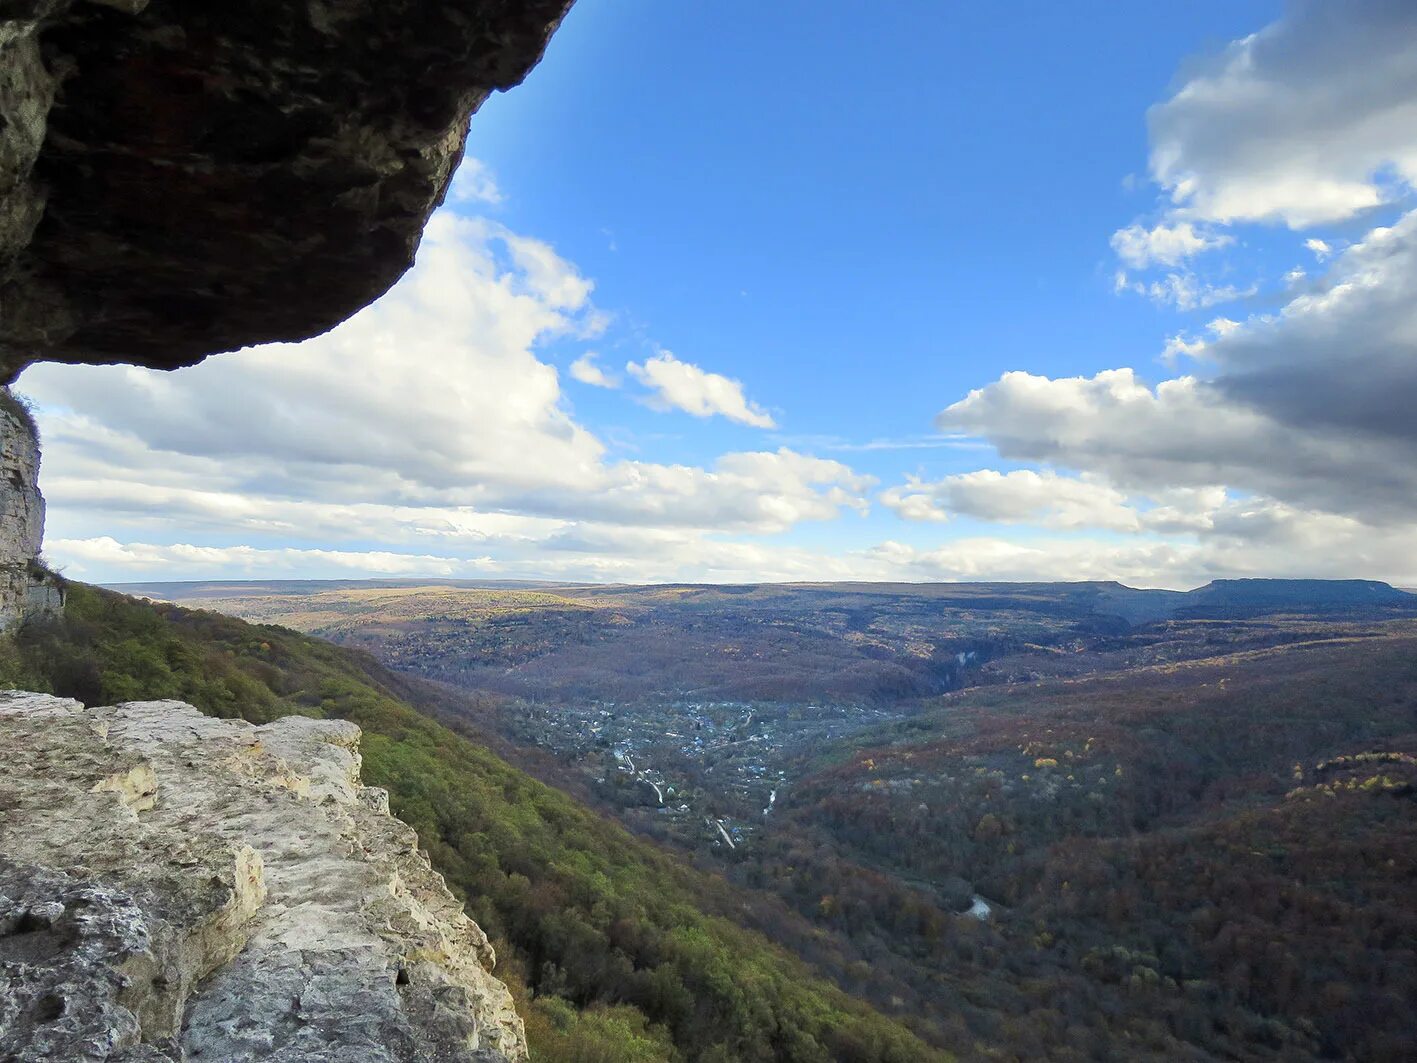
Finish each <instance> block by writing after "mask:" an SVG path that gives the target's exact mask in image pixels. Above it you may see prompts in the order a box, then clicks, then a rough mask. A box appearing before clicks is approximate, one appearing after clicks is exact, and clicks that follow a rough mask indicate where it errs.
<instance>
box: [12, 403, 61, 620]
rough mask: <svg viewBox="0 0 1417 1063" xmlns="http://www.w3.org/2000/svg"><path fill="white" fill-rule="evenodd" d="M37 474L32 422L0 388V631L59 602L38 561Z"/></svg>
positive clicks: (40, 535)
mask: <svg viewBox="0 0 1417 1063" xmlns="http://www.w3.org/2000/svg"><path fill="white" fill-rule="evenodd" d="M38 475H39V439H38V436H37V435H36V433H35V427H34V421H33V420H31V419H30V415H29V413H28V411H26V410H25V408H24V407H23V406H21V405H20V404H19V403H18V402H16V401H15V400H14V399H13V398H12V397H11V396H10V393H9V391H8V390H6V389H5V388H0V631H4V630H5V629H6V628H9V627H11V626H12V625H14V624H15V623H16V622H17V621H19V620H22V619H24V618H25V617H28V616H35V615H38V614H44V613H50V612H57V611H58V610H59V609H61V608H62V607H63V605H64V594H63V590H62V589H61V588H60V586H59V584H58V582H57V581H56V580H55V579H54V577H53V576H51V575H49V574H48V573H47V572H45V571H44V570H43V569H42V568H41V567H40V566H39V562H38V558H39V547H40V542H41V540H42V539H43V538H44V499H43V498H42V497H40V493H39V487H38V486H37V484H36V479H37V477H38Z"/></svg>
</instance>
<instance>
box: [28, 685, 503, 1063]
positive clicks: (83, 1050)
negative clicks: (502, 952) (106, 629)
mask: <svg viewBox="0 0 1417 1063" xmlns="http://www.w3.org/2000/svg"><path fill="white" fill-rule="evenodd" d="M358 740H359V729H358V728H357V727H355V726H354V725H352V724H348V723H342V722H328V721H314V720H308V719H304V718H300V717H290V718H286V719H283V720H280V721H278V722H275V723H272V724H268V725H265V726H261V727H255V726H252V725H250V724H246V723H241V722H235V721H229V720H218V719H214V718H211V717H206V716H203V715H202V714H201V713H199V712H198V711H197V710H196V709H194V708H192V707H191V706H189V705H184V704H182V703H180V702H135V703H128V704H124V705H119V706H116V707H110V708H91V709H86V708H84V707H82V706H81V705H79V704H78V703H77V702H74V701H68V700H64V699H59V698H52V697H48V696H45V695H39V694H18V693H14V692H10V693H0V762H3V764H4V765H5V769H4V772H3V773H0V1058H3V1059H5V1060H7V1061H10V1060H14V1061H24V1063H29V1061H38V1060H61V1059H62V1060H121V1061H124V1063H134V1061H155V1060H211V1061H222V1063H228V1061H241V1060H276V1059H279V1060H282V1061H299V1060H311V1061H313V1060H351V1061H353V1060H359V1061H376V1063H377V1061H386V1060H387V1061H395V1060H397V1061H415V1060H417V1061H425V1060H426V1061H434V1060H438V1061H441V1060H449V1061H454V1060H479V1061H500V1060H523V1059H525V1058H526V1047H525V1042H524V1038H523V1033H522V1024H521V1021H520V1019H518V1018H517V1016H516V1013H515V1011H514V1010H513V1006H512V1000H511V997H510V995H509V994H508V992H507V989H506V987H505V986H504V985H503V984H502V983H501V982H499V981H498V980H497V979H496V978H494V977H493V976H492V975H491V974H490V973H488V971H489V969H490V968H491V966H492V964H493V962H494V957H493V955H492V950H491V947H490V946H489V945H488V943H487V939H486V937H485V935H483V933H482V932H481V930H480V929H479V928H478V927H477V926H476V924H474V923H473V922H471V921H470V920H469V919H468V918H467V917H466V916H465V915H464V914H463V912H462V908H461V906H460V905H459V904H458V903H457V901H456V900H455V899H454V898H453V897H452V896H451V894H449V892H448V890H447V888H446V887H445V885H444V883H443V880H442V877H441V876H439V875H438V874H437V873H436V872H434V871H433V870H432V869H431V868H430V867H429V865H428V862H427V860H426V858H425V857H423V856H422V855H421V854H420V853H419V852H418V849H417V840H416V838H415V836H414V833H413V831H412V830H411V829H410V828H409V827H408V826H407V825H405V824H403V823H401V822H400V821H399V820H397V819H394V818H393V817H392V816H390V814H389V812H388V804H387V795H386V794H385V793H384V791H382V790H378V789H375V788H371V787H366V786H362V785H361V784H360V781H359V754H358Z"/></svg>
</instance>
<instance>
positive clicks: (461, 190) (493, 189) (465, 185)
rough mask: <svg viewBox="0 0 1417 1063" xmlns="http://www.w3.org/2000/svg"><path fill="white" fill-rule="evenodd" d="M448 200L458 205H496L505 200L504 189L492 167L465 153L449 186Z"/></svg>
mask: <svg viewBox="0 0 1417 1063" xmlns="http://www.w3.org/2000/svg"><path fill="white" fill-rule="evenodd" d="M447 198H448V201H449V202H450V203H453V204H456V205H467V204H478V205H489V206H495V205H496V204H498V203H501V202H502V200H503V198H504V197H503V195H502V190H501V189H500V188H498V187H497V179H496V177H494V176H493V174H492V171H491V169H489V168H488V166H487V164H486V163H484V162H483V161H482V160H481V159H474V158H473V157H472V156H470V155H464V156H463V160H462V162H461V163H460V164H459V165H458V169H457V172H456V173H455V174H453V183H452V184H451V185H450V186H449V187H448V197H447Z"/></svg>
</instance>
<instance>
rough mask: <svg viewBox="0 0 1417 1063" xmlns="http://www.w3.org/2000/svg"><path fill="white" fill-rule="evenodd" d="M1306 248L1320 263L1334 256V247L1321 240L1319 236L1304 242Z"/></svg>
mask: <svg viewBox="0 0 1417 1063" xmlns="http://www.w3.org/2000/svg"><path fill="white" fill-rule="evenodd" d="M1304 246H1305V247H1306V248H1308V249H1309V250H1310V251H1312V252H1313V254H1314V257H1315V258H1316V259H1318V260H1319V261H1320V262H1322V261H1324V259H1326V258H1328V257H1329V256H1330V255H1331V254H1333V247H1332V246H1330V244H1329V243H1328V241H1327V240H1320V239H1319V238H1318V237H1317V236H1311V237H1309V239H1307V240H1305V241H1304Z"/></svg>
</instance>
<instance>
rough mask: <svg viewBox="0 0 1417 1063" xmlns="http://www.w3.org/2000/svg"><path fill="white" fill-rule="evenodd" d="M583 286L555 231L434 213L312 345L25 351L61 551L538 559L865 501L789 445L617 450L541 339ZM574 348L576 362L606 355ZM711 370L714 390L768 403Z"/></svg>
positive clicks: (445, 568)
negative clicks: (114, 362)
mask: <svg viewBox="0 0 1417 1063" xmlns="http://www.w3.org/2000/svg"><path fill="white" fill-rule="evenodd" d="M592 291H593V286H592V284H591V282H590V281H589V280H588V279H587V278H585V277H584V276H582V275H581V274H580V272H579V271H578V270H577V269H576V268H575V267H574V266H573V265H572V264H570V263H568V262H566V261H565V260H564V259H563V258H561V257H560V256H559V255H558V254H557V253H556V252H555V250H554V249H553V248H551V247H550V245H548V244H545V243H544V242H541V241H537V240H533V239H530V238H528V237H525V236H523V235H520V234H516V233H512V232H510V231H508V230H507V229H506V228H505V227H503V226H500V225H498V224H496V223H494V222H490V221H487V220H486V219H480V218H470V217H461V216H457V215H454V214H451V213H449V212H440V213H439V214H437V215H435V216H434V218H433V219H432V221H431V222H430V224H429V227H428V230H427V232H426V234H425V237H424V241H423V245H422V247H421V248H420V252H419V257H418V262H417V264H416V266H415V267H414V268H413V269H412V270H411V271H410V272H409V273H408V274H407V275H406V276H405V277H404V278H403V279H402V280H401V281H400V282H399V283H398V284H397V285H396V286H395V287H394V288H393V289H392V290H391V291H390V292H389V293H388V295H386V296H385V297H384V298H383V299H381V300H379V301H378V302H377V303H375V304H373V305H371V306H369V307H367V308H365V309H364V310H362V311H361V312H360V313H358V314H356V315H355V316H354V317H353V318H351V319H350V320H349V321H347V322H345V323H344V324H342V325H340V326H339V327H337V328H335V329H333V330H332V331H330V332H329V333H327V334H325V335H323V336H320V337H317V338H315V339H313V340H309V341H306V342H305V343H302V344H299V345H298V346H297V345H284V344H282V345H272V346H267V347H261V348H253V349H250V350H247V351H243V352H241V353H239V354H237V355H234V356H231V357H219V358H213V359H209V360H208V361H207V362H205V363H203V364H202V365H200V366H196V367H193V368H191V369H186V370H182V371H180V372H176V373H159V372H155V371H149V370H143V369H137V368H133V367H121V366H108V367H99V366H57V365H40V366H34V367H32V368H31V369H29V370H28V371H27V372H26V374H25V376H24V378H23V381H22V387H23V389H24V390H25V391H26V392H27V393H28V394H30V395H31V396H33V397H34V398H36V399H37V400H38V401H39V402H40V404H41V410H40V419H41V421H42V424H43V431H44V436H45V443H46V446H45V462H44V481H43V485H44V489H45V491H46V493H47V495H48V497H49V499H50V534H51V543H50V552H51V553H52V554H54V555H55V556H56V558H57V559H58V560H67V561H69V562H71V563H75V564H82V565H86V566H87V567H88V568H89V570H90V571H99V570H100V566H107V569H108V570H112V571H118V570H122V571H130V572H138V571H142V572H156V571H158V570H159V569H163V568H164V567H165V569H166V570H167V571H170V572H172V573H174V574H179V573H185V574H192V573H198V574H200V572H202V571H222V572H226V573H231V572H237V571H240V572H244V571H247V570H248V569H247V568H246V567H243V566H245V565H246V564H247V562H246V561H244V560H243V558H249V559H250V565H251V566H259V565H260V564H264V563H269V565H270V566H271V569H272V571H297V570H298V571H304V572H309V573H313V572H330V571H333V570H334V568H336V567H338V568H341V569H343V568H352V569H353V568H359V567H360V566H364V568H365V569H366V570H367V571H370V572H379V573H412V572H414V571H415V570H417V571H420V572H422V573H424V574H447V573H449V572H450V571H453V570H456V572H458V573H468V572H472V571H473V570H480V566H481V561H480V559H482V558H484V557H487V556H492V555H495V556H496V557H497V558H498V562H499V563H501V561H502V560H503V559H506V560H507V561H508V562H509V563H517V564H520V565H522V566H523V568H522V571H523V572H526V571H527V570H528V569H534V559H535V558H536V557H537V556H539V555H544V554H545V551H547V550H550V549H552V548H551V546H550V545H549V544H551V543H553V542H558V541H559V542H565V541H567V539H568V537H570V536H574V535H576V534H590V533H591V532H592V531H594V532H595V533H596V534H598V535H601V537H602V538H605V539H607V540H615V539H617V538H618V539H621V540H624V539H625V538H626V535H627V533H628V532H629V531H642V530H656V529H657V530H659V531H660V532H661V533H663V534H665V535H672V536H673V537H675V541H676V542H679V543H681V544H690V543H692V542H694V541H695V537H702V536H704V535H705V534H707V533H708V532H709V531H712V532H714V533H723V534H740V535H773V534H777V533H780V532H783V531H785V530H787V529H790V528H791V527H792V526H793V525H794V524H796V523H798V522H801V521H808V520H811V521H817V520H830V519H832V518H835V517H837V516H839V515H840V514H842V513H843V512H851V511H861V510H864V508H865V507H866V504H867V503H866V499H865V494H866V492H867V491H868V490H869V489H870V487H871V485H872V484H873V483H874V481H873V480H871V478H869V477H863V476H859V475H858V474H856V473H855V472H854V471H853V470H852V469H851V468H850V467H849V466H848V465H846V464H843V463H841V462H837V461H827V460H822V459H817V458H813V457H810V456H808V455H805V454H802V453H799V452H797V451H795V450H792V449H790V448H781V449H778V450H775V451H762V452H730V453H726V454H721V455H719V456H718V457H717V458H716V459H713V460H710V461H708V462H705V463H704V464H701V465H695V464H664V463H658V462H653V461H637V460H628V459H624V458H620V457H617V456H615V455H614V454H612V453H611V451H610V449H609V448H608V446H607V444H606V443H605V442H604V441H603V440H602V439H601V438H600V437H599V436H598V435H597V434H596V433H595V432H594V431H592V430H591V429H589V428H588V427H586V426H585V425H584V424H582V423H580V422H579V421H577V420H576V419H575V417H573V416H572V414H571V413H570V412H569V410H568V408H567V407H566V405H565V402H564V396H563V394H562V391H561V386H560V380H559V377H558V373H557V371H556V370H555V368H554V367H553V366H552V365H550V364H549V363H548V362H547V361H546V360H544V359H543V357H542V355H541V353H540V352H541V348H542V347H543V346H545V345H546V344H548V343H552V342H556V341H558V340H562V341H565V340H571V341H574V340H577V339H579V338H582V337H584V336H586V335H593V334H594V333H595V332H596V331H597V330H598V329H599V328H600V327H602V324H603V321H604V317H603V315H601V314H600V313H599V311H598V310H597V308H596V307H595V306H594V305H593V303H592V301H591V294H592ZM578 364H579V369H577V368H575V367H573V368H572V369H571V375H572V376H573V377H576V378H579V379H586V378H587V377H589V376H591V373H589V372H588V370H595V371H600V369H599V366H598V365H596V363H595V361H594V360H593V358H591V357H589V356H587V357H585V358H583V359H581V360H580V362H579V363H578ZM688 368H690V369H694V367H688ZM694 371H695V372H700V371H698V370H696V369H695V370H694ZM604 376H605V377H606V379H609V375H608V374H604ZM702 378H703V379H704V380H707V381H708V382H709V385H710V387H709V394H710V398H709V399H706V400H705V401H710V402H717V403H718V404H719V405H721V406H724V407H725V409H726V410H727V411H729V412H738V413H740V414H741V413H742V412H743V411H744V410H746V411H747V415H748V416H749V418H750V419H760V417H761V416H762V415H760V411H757V409H756V407H753V406H751V405H750V404H747V403H746V400H743V399H742V397H741V390H740V391H738V392H737V394H738V401H739V402H740V403H741V404H742V410H735V408H734V406H733V402H732V399H731V395H730V397H729V398H725V397H724V395H723V393H722V392H721V388H720V389H719V390H717V391H716V390H715V387H716V386H717V385H714V381H725V378H722V377H715V376H714V375H713V374H702ZM727 383H730V384H731V383H732V382H727ZM668 386H669V387H670V388H671V390H672V387H673V381H671V382H670V384H669V385H668ZM734 386H735V387H736V385H734ZM767 423H770V420H769V421H768V422H767ZM120 538H121V539H123V540H124V541H125V542H127V543H128V544H129V545H131V544H135V543H136V544H139V545H141V544H144V543H147V544H150V545H152V549H147V548H144V549H143V550H140V551H137V552H134V550H129V549H127V548H126V547H125V548H124V549H122V550H120V549H118V548H117V546H115V545H114V544H118V543H119V540H120ZM164 542H167V543H174V542H175V543H176V544H177V545H171V546H161V545H160V544H161V543H164ZM233 543H235V544H238V545H234V546H233V545H230V544H233ZM433 543H436V544H437V545H436V546H435V547H434V548H433V549H431V550H430V549H429V544H433ZM84 544H87V545H84ZM153 544H156V545H153ZM315 547H330V548H331V549H329V550H326V551H324V552H320V551H319V550H315V549H314V548H315ZM135 549H136V548H135ZM684 550H685V551H686V553H684V554H682V555H679V556H677V557H676V559H675V563H681V562H689V561H691V554H690V553H688V552H687V551H689V550H690V546H689V545H684ZM214 551H215V552H214ZM292 551H293V552H292ZM564 554H565V552H564V551H562V552H560V553H559V554H557V556H558V558H559V560H560V562H561V563H569V562H568V561H567V558H566V557H565V556H564ZM327 555H328V556H327ZM401 559H402V560H401ZM573 560H574V563H575V564H576V565H578V566H580V567H581V570H582V571H584V570H585V569H586V567H587V566H589V565H590V564H591V559H590V558H589V557H585V558H582V557H576V558H574V559H573ZM668 565H669V562H667V561H665V562H663V564H662V566H661V567H663V568H665V569H667V568H668ZM203 566H206V567H205V568H203ZM450 566H452V568H450ZM469 566H470V567H469Z"/></svg>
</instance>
